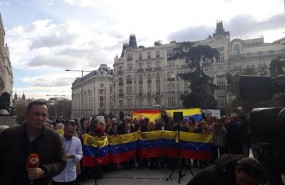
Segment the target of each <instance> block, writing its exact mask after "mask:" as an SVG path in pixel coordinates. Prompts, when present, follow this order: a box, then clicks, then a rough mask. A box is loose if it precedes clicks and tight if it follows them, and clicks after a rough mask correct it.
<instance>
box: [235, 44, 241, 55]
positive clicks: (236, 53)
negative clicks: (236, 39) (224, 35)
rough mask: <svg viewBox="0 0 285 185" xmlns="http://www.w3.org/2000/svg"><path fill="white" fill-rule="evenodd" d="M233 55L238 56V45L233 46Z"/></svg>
mask: <svg viewBox="0 0 285 185" xmlns="http://www.w3.org/2000/svg"><path fill="white" fill-rule="evenodd" d="M234 55H240V45H239V44H235V45H234Z"/></svg>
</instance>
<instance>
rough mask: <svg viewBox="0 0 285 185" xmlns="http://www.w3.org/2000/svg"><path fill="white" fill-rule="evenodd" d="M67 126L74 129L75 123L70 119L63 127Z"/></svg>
mask: <svg viewBox="0 0 285 185" xmlns="http://www.w3.org/2000/svg"><path fill="white" fill-rule="evenodd" d="M69 125H71V126H73V127H76V123H75V121H74V120H72V119H70V120H68V121H67V122H66V123H64V127H68V126H69Z"/></svg>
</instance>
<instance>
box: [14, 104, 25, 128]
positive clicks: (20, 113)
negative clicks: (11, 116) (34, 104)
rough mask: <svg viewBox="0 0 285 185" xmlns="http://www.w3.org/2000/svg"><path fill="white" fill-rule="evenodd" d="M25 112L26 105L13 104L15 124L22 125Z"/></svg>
mask: <svg viewBox="0 0 285 185" xmlns="http://www.w3.org/2000/svg"><path fill="white" fill-rule="evenodd" d="M26 110H27V106H26V104H25V103H24V102H23V103H17V104H15V111H16V112H15V116H17V118H16V123H17V124H22V123H23V122H24V121H25V120H26V116H25V112H26Z"/></svg>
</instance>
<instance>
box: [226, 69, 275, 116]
mask: <svg viewBox="0 0 285 185" xmlns="http://www.w3.org/2000/svg"><path fill="white" fill-rule="evenodd" d="M241 75H257V73H256V72H255V71H254V70H253V69H245V70H244V71H243V72H242V73H241V74H235V75H232V74H230V73H227V74H226V80H227V84H228V85H227V92H228V93H230V94H231V95H232V96H234V97H235V99H234V100H233V101H232V102H231V110H230V111H234V110H235V109H236V108H237V107H239V106H241V107H243V108H244V109H245V110H247V111H250V110H252V109H253V108H258V107H268V106H274V105H275V104H276V103H275V102H274V101H272V100H244V99H242V98H241V97H240V92H239V78H240V76H241Z"/></svg>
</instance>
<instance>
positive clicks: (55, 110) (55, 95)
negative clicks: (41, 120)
mask: <svg viewBox="0 0 285 185" xmlns="http://www.w3.org/2000/svg"><path fill="white" fill-rule="evenodd" d="M46 96H52V97H55V98H56V101H55V103H54V116H57V115H56V114H57V108H56V105H57V97H65V95H61V94H60V95H58V94H53V95H49V94H48V95H46Z"/></svg>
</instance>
